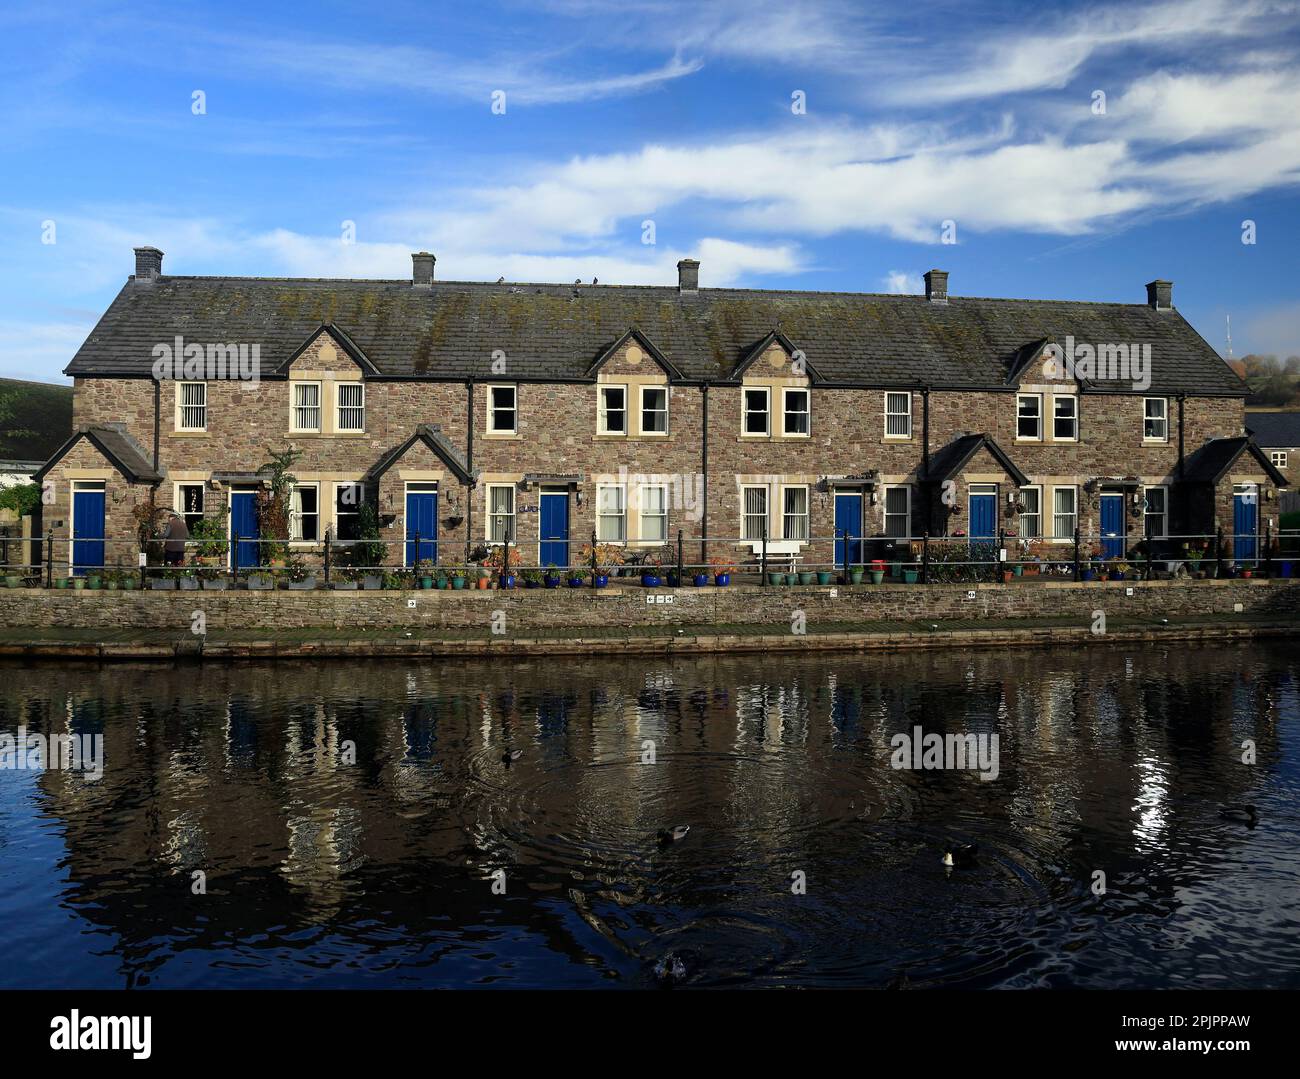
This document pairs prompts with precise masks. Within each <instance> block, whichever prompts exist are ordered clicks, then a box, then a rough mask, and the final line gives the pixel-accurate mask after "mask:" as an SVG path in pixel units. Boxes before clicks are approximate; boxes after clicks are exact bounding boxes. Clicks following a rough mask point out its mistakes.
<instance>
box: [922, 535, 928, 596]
mask: <svg viewBox="0 0 1300 1079" xmlns="http://www.w3.org/2000/svg"><path fill="white" fill-rule="evenodd" d="M921 583H922V584H929V583H930V533H929V532H922V533H921Z"/></svg>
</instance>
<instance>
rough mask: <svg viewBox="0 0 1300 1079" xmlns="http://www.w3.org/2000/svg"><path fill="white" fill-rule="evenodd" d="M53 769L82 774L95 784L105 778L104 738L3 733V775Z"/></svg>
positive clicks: (0, 752) (0, 744) (0, 762)
mask: <svg viewBox="0 0 1300 1079" xmlns="http://www.w3.org/2000/svg"><path fill="white" fill-rule="evenodd" d="M47 768H48V769H52V770H58V771H64V772H82V773H84V774H85V777H86V779H88V780H90V781H91V782H94V781H95V780H99V779H103V777H104V736H103V735H102V734H51V735H44V734H28V733H27V728H26V727H19V728H18V731H17V733H16V734H9V733H8V732H7V731H0V771H14V770H19V771H25V770H28V769H31V770H33V771H40V770H42V769H47Z"/></svg>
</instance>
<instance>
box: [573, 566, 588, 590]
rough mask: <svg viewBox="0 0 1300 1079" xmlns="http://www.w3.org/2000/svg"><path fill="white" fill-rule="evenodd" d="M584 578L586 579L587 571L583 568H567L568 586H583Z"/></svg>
mask: <svg viewBox="0 0 1300 1079" xmlns="http://www.w3.org/2000/svg"><path fill="white" fill-rule="evenodd" d="M586 580H587V571H586V570H585V569H571V570H569V587H570V588H581V587H582V586H583V583H584V582H585V581H586Z"/></svg>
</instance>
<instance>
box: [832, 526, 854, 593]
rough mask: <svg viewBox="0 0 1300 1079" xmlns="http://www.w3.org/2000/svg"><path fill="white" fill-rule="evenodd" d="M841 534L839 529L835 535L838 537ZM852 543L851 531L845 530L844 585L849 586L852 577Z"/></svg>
mask: <svg viewBox="0 0 1300 1079" xmlns="http://www.w3.org/2000/svg"><path fill="white" fill-rule="evenodd" d="M839 533H840V530H839V529H838V528H837V529H836V530H835V534H836V535H837V536H838V535H839ZM851 542H852V540H851V539H850V538H849V530H848V529H847V528H846V529H845V530H844V583H845V584H848V583H849V580H850V577H849V544H850V543H851Z"/></svg>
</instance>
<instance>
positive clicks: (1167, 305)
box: [1147, 278, 1174, 311]
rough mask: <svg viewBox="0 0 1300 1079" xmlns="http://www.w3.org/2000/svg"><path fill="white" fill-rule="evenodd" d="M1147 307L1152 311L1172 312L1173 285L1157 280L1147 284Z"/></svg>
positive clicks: (1170, 282)
mask: <svg viewBox="0 0 1300 1079" xmlns="http://www.w3.org/2000/svg"><path fill="white" fill-rule="evenodd" d="M1147 306H1148V307H1150V308H1151V310H1153V311H1172V310H1173V308H1174V283H1173V282H1172V281H1161V280H1160V279H1159V278H1157V279H1156V280H1154V281H1148V282H1147Z"/></svg>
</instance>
